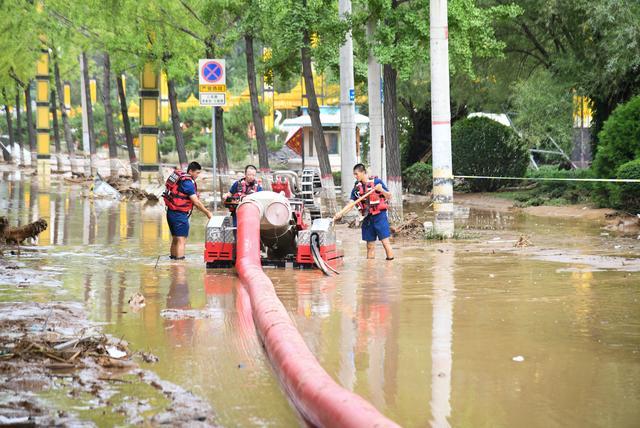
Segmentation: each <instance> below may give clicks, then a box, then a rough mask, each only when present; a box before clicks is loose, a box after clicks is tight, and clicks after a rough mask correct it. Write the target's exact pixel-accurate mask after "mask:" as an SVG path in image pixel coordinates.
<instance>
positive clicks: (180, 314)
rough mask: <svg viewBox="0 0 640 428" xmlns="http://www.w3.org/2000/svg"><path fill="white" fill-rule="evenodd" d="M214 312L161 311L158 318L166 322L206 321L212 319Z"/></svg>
mask: <svg viewBox="0 0 640 428" xmlns="http://www.w3.org/2000/svg"><path fill="white" fill-rule="evenodd" d="M215 315H216V314H215V312H213V311H210V310H206V309H163V310H162V311H160V316H161V317H162V318H164V319H166V320H171V321H175V320H186V319H207V318H213V317H214V316H215Z"/></svg>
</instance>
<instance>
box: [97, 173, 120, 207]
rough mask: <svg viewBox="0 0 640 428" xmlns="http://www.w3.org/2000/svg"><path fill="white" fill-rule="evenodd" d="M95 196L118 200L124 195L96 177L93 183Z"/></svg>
mask: <svg viewBox="0 0 640 428" xmlns="http://www.w3.org/2000/svg"><path fill="white" fill-rule="evenodd" d="M92 193H93V196H96V197H99V198H113V199H116V200H118V201H119V200H120V199H122V195H121V194H120V192H118V191H117V190H116V189H114V188H113V187H112V186H111V185H110V184H109V183H107V182H106V181H104V180H101V179H100V177H96V179H95V180H94V181H93V189H92Z"/></svg>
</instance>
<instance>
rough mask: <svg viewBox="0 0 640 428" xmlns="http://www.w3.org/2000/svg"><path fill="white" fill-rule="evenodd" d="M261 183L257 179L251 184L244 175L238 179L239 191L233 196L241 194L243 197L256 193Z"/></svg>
mask: <svg viewBox="0 0 640 428" xmlns="http://www.w3.org/2000/svg"><path fill="white" fill-rule="evenodd" d="M259 185H260V183H258V180H255V181H254V182H253V183H250V184H249V183H247V180H246V179H245V178H244V177H242V178H241V179H240V180H238V192H237V193H235V194H234V195H233V196H239V197H241V198H242V197H244V196H247V195H250V194H252V193H255V192H256V191H257V190H258V186H259Z"/></svg>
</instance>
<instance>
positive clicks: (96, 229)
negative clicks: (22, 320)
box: [0, 173, 640, 427]
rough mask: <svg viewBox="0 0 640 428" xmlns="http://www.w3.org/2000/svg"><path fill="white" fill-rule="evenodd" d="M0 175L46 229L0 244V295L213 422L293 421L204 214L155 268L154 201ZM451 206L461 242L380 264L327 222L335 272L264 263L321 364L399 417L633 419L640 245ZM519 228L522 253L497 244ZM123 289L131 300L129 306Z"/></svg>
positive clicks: (16, 211)
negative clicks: (88, 332)
mask: <svg viewBox="0 0 640 428" xmlns="http://www.w3.org/2000/svg"><path fill="white" fill-rule="evenodd" d="M0 179H1V180H0V215H2V214H3V213H7V214H8V216H9V218H10V220H11V223H12V224H18V223H19V224H24V223H26V222H28V221H30V220H32V219H35V218H38V217H44V218H46V219H47V220H48V221H49V225H50V226H49V229H48V230H47V231H46V232H45V233H43V234H42V235H41V236H40V239H39V241H38V243H37V244H30V245H27V246H26V247H25V248H24V249H23V251H22V252H21V254H20V256H19V257H18V256H16V255H12V254H9V253H8V252H7V250H6V249H5V260H9V261H10V262H11V263H12V264H15V265H18V266H20V269H18V270H14V271H15V272H11V273H8V272H6V270H5V271H3V270H0V300H1V301H20V300H35V301H46V300H73V301H81V302H83V303H84V305H85V307H86V308H87V311H88V313H89V315H90V317H91V318H92V319H93V320H94V321H98V322H102V323H104V329H105V330H106V331H107V332H109V333H111V334H113V335H114V336H117V337H124V338H125V339H126V340H128V341H129V343H130V346H131V348H133V349H139V350H144V351H150V352H152V353H153V354H155V355H157V356H158V357H159V358H160V361H159V363H156V364H152V365H148V366H147V367H148V368H149V369H151V370H153V371H154V372H156V373H157V374H158V375H159V376H160V377H161V378H163V379H166V380H168V381H171V382H174V383H176V384H178V385H181V386H183V387H185V388H187V389H189V390H191V391H192V392H194V393H196V394H198V395H200V396H202V397H204V398H205V399H206V400H208V401H209V402H210V403H211V404H212V406H213V407H214V409H215V411H216V413H217V415H218V421H219V422H220V423H221V424H222V425H225V426H296V425H300V424H301V420H300V417H299V416H298V415H297V413H296V412H295V411H294V410H293V409H292V406H291V405H290V403H289V401H288V400H287V398H286V397H285V396H284V394H283V392H282V390H281V388H280V386H279V383H278V381H277V378H276V377H275V375H274V373H273V371H272V369H271V367H270V364H269V362H268V360H267V358H266V356H265V353H264V351H263V349H262V347H261V345H260V342H259V340H258V339H257V337H256V333H255V330H254V327H253V325H252V321H251V313H250V310H251V309H250V302H249V300H248V297H247V293H246V290H244V288H243V287H242V285H241V284H239V282H238V281H237V278H236V276H235V274H234V272H233V270H224V271H213V270H209V271H207V270H206V269H205V268H204V265H203V262H202V252H203V244H202V242H203V238H204V223H205V221H204V217H203V216H201V215H199V214H198V213H196V214H194V216H193V217H192V229H191V236H190V238H189V244H188V247H187V253H188V254H187V261H186V262H185V263H176V262H170V261H169V260H168V258H167V248H168V242H169V238H170V237H169V231H168V227H167V226H166V223H165V221H164V210H163V209H162V208H161V207H158V206H155V207H154V206H148V205H145V204H144V203H141V202H123V203H117V202H109V201H90V200H89V199H87V198H84V197H82V194H83V192H84V191H83V190H82V188H81V187H80V186H76V185H68V184H64V183H61V182H57V181H53V182H52V183H50V184H46V183H38V181H37V180H35V179H33V178H23V177H17V176H16V175H15V174H7V173H4V174H3V175H2V176H0ZM409 209H411V210H416V211H419V210H421V209H424V205H420V204H414V205H412V206H410V207H409ZM456 217H457V219H456V221H457V226H458V227H459V228H460V229H461V230H462V231H463V232H464V233H465V234H466V235H467V237H466V239H461V240H456V241H452V242H448V243H443V242H437V241H399V240H396V241H395V242H394V244H393V245H394V248H395V251H396V260H395V261H393V262H386V261H384V260H382V259H383V252H382V249H381V248H378V253H377V257H378V259H377V260H375V261H371V260H365V259H364V258H363V257H364V254H365V248H364V245H363V244H362V243H361V242H360V240H359V231H357V230H350V229H346V228H344V229H342V228H341V229H340V231H339V234H338V235H339V238H340V239H341V245H342V248H343V250H344V253H345V258H344V264H343V266H342V267H341V268H340V269H339V270H340V271H341V272H342V274H341V275H339V276H336V277H331V278H329V277H324V276H322V275H321V274H320V273H319V272H317V271H298V270H273V269H270V270H267V274H268V275H269V276H270V277H271V279H272V280H273V283H274V285H275V287H276V290H277V292H278V295H279V296H280V298H281V300H282V302H283V303H284V305H285V307H286V308H287V309H288V311H289V313H290V315H291V318H292V319H293V321H294V322H295V324H296V325H297V327H298V329H299V331H300V332H301V334H302V336H303V337H304V339H305V341H306V343H307V345H308V346H309V348H310V349H311V350H312V352H313V353H314V354H315V355H316V356H317V358H318V360H319V361H320V363H321V364H322V366H323V367H324V368H325V369H326V370H327V371H328V373H329V374H330V375H331V376H333V378H334V379H336V381H338V382H339V383H340V384H341V385H343V386H344V387H346V388H348V389H350V390H353V391H355V392H356V393H358V394H360V395H362V396H363V397H364V398H366V399H367V400H369V401H371V402H372V403H373V404H374V405H375V406H376V407H377V408H378V409H379V410H380V411H381V412H382V413H384V414H385V415H387V416H388V417H390V418H391V419H393V420H394V421H396V422H398V423H399V424H401V425H403V426H429V425H431V426H448V425H450V426H492V427H493V426H505V427H506V426H545V427H551V426H553V427H560V426H562V427H565V426H576V427H578V426H579V427H583V426H616V427H623V426H638V425H639V424H640V241H638V240H634V239H628V238H620V237H615V236H613V235H610V234H609V235H603V233H605V232H604V231H603V230H602V229H601V228H600V225H599V224H597V223H594V222H587V221H580V220H561V219H545V218H540V217H528V216H524V215H519V214H517V213H511V212H491V211H482V210H477V209H474V208H472V209H465V208H463V207H462V208H459V209H458V210H457V212H456ZM522 234H525V235H528V236H529V240H530V241H531V242H532V243H533V246H531V247H527V248H515V247H514V246H513V245H514V243H515V242H516V240H517V239H518V238H519V236H520V235H522ZM158 256H160V259H159V260H158ZM156 263H157V266H156ZM136 292H140V293H142V294H143V295H144V296H145V298H146V306H145V307H144V308H142V309H141V310H139V311H134V310H132V309H131V308H130V307H129V305H128V304H127V301H128V299H129V297H130V296H131V295H133V294H134V293H136ZM167 309H171V310H172V311H166V310H167ZM163 311H164V312H163Z"/></svg>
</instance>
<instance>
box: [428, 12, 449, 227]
mask: <svg viewBox="0 0 640 428" xmlns="http://www.w3.org/2000/svg"><path fill="white" fill-rule="evenodd" d="M429 19H430V27H431V28H430V32H429V34H430V53H431V130H432V131H431V135H432V140H431V141H432V150H433V209H434V211H435V222H434V231H435V232H436V233H437V234H441V235H443V236H445V237H448V238H450V237H452V236H453V168H452V161H451V110H450V107H449V105H450V104H449V98H450V96H449V27H448V25H447V0H431V1H430V2H429Z"/></svg>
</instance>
